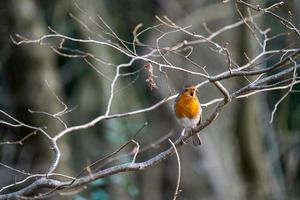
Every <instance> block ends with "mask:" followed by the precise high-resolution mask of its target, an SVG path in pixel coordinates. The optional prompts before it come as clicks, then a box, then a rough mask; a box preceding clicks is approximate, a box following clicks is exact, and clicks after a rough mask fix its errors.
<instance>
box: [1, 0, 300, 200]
mask: <svg viewBox="0 0 300 200" xmlns="http://www.w3.org/2000/svg"><path fill="white" fill-rule="evenodd" d="M76 2H77V3H78V5H79V6H80V7H81V8H82V9H83V10H85V11H86V13H87V14H88V16H90V17H92V18H94V19H96V16H97V14H100V15H101V16H102V17H103V19H104V20H105V21H106V22H107V23H108V24H109V25H110V26H111V28H112V29H113V30H114V31H115V32H116V33H117V34H118V35H119V36H120V37H121V38H123V39H125V40H128V41H132V38H133V37H132V30H133V29H134V27H135V26H136V25H137V24H139V23H143V27H148V26H153V25H155V24H157V21H156V19H155V15H158V16H164V15H166V16H168V17H169V18H170V19H172V20H174V21H175V22H176V23H178V24H180V25H182V26H187V25H193V26H192V30H193V31H195V32H196V33H200V34H204V35H208V33H207V30H206V29H205V28H204V26H203V23H206V25H207V26H208V27H209V29H210V30H211V31H216V30H218V29H220V28H221V27H223V26H225V25H228V24H231V23H234V22H236V21H237V20H238V19H239V15H238V13H237V11H236V8H235V5H234V2H233V1H230V2H229V3H226V4H223V3H222V2H221V1H220V0H185V1H179V0H149V1H140V0H130V1H129V0H118V1H117V0H86V1H80V0H77V1H76ZM275 2H277V1H273V0H268V1H267V0H265V1H264V0H260V1H252V3H254V4H260V5H261V6H270V5H271V4H272V3H275ZM240 9H241V11H242V12H245V9H244V8H242V7H241V8H240ZM288 11H291V12H292V13H293V22H294V24H295V25H296V26H297V27H300V4H299V2H298V1H297V0H289V1H285V5H284V6H283V7H282V8H281V9H280V10H279V11H278V13H279V14H280V15H282V16H285V17H286V18H288ZM69 13H72V14H73V15H75V16H77V17H79V18H80V19H82V20H83V21H84V22H85V23H86V24H88V25H90V26H91V27H93V28H94V30H97V27H94V26H93V24H92V23H91V22H90V21H88V20H87V16H84V14H83V13H82V12H80V11H79V10H78V9H77V8H76V7H75V6H74V2H73V1H69V0H66V1H58V0H52V1H42V0H1V1H0V109H1V110H4V111H6V112H8V113H10V114H11V115H13V116H14V117H16V118H17V119H19V120H21V121H23V122H26V123H28V124H32V125H35V126H43V127H44V126H47V131H48V132H49V133H50V134H51V135H55V134H56V133H57V132H58V131H59V130H62V128H63V127H62V126H61V124H60V123H58V122H57V121H56V120H55V119H53V118H51V117H47V116H45V115H41V114H31V113H29V112H28V109H32V110H40V111H47V112H50V113H55V112H58V111H59V110H62V108H63V107H62V106H61V104H60V103H59V102H58V101H57V100H56V98H55V96H53V94H52V93H51V91H50V90H49V88H48V87H47V85H46V83H45V81H46V80H47V81H48V83H49V87H50V88H51V89H52V90H53V91H55V93H56V94H57V95H58V96H59V97H60V98H61V99H62V100H63V101H64V102H65V103H66V104H67V105H68V106H69V108H74V111H72V112H71V113H69V114H67V115H65V116H64V120H65V121H66V123H67V124H68V125H78V124H83V123H85V122H88V121H90V120H91V119H93V118H95V117H97V116H99V115H101V114H103V112H104V111H105V106H106V102H107V100H108V94H109V93H108V92H109V91H108V87H109V85H110V80H107V79H105V78H103V77H102V76H100V75H99V74H97V73H96V72H95V71H94V70H93V69H92V68H91V67H89V66H88V65H87V63H85V62H83V60H82V59H80V58H65V57H61V56H59V55H57V54H55V53H53V52H52V51H51V50H50V49H49V48H47V47H45V46H39V45H21V46H16V45H14V44H13V43H12V42H11V40H10V35H14V34H16V33H19V34H21V35H23V36H25V37H28V38H38V37H40V36H41V35H43V34H45V33H49V30H48V29H47V27H48V26H50V27H51V28H52V29H54V30H56V31H58V32H60V33H64V34H66V35H69V36H72V37H76V38H87V36H88V35H87V32H86V31H85V30H84V29H83V28H82V26H81V25H80V24H79V23H78V22H76V21H75V20H73V19H72V18H70V16H69ZM257 23H258V25H259V26H260V27H262V28H266V27H270V28H271V29H272V33H271V35H273V34H276V33H280V32H285V31H286V29H285V28H284V27H283V26H282V25H281V24H280V23H279V22H278V21H276V20H274V18H271V17H268V16H265V15H263V16H261V17H259V18H258V19H257ZM157 36H159V34H158V33H157V32H151V31H150V32H147V33H145V34H144V35H143V37H142V40H143V42H145V43H147V44H155V39H156V38H157ZM184 39H191V38H186V36H184V35H180V34H179V35H176V36H174V37H173V36H172V37H169V38H168V40H164V41H163V42H165V43H166V44H169V45H170V44H176V43H177V42H179V41H182V40H184ZM215 41H216V42H219V43H220V44H225V43H228V44H229V48H230V51H231V52H232V54H233V58H234V59H235V60H236V61H237V63H239V64H243V63H246V62H247V59H246V58H245V56H244V54H243V52H247V55H248V56H250V57H252V56H253V55H256V54H257V53H258V52H259V48H258V45H257V43H256V42H255V40H254V39H253V38H252V37H251V34H250V33H249V31H248V30H247V27H246V26H241V27H239V28H236V29H233V30H231V31H228V32H226V33H224V34H222V35H221V36H219V37H217V38H215ZM297 41H299V38H298V37H296V36H295V35H293V34H291V35H290V36H289V37H280V38H279V39H276V40H274V42H273V43H272V44H270V48H284V47H286V46H288V45H290V44H292V45H295V44H297ZM298 44H299V42H298ZM66 45H68V46H69V47H70V48H74V49H83V50H85V51H89V52H92V53H93V54H95V55H99V56H101V57H104V58H107V59H109V60H111V61H112V62H114V63H122V62H126V61H128V58H126V57H125V56H123V55H120V54H117V53H116V52H115V51H112V50H111V49H108V48H105V47H103V46H99V45H88V44H85V45H83V44H78V43H71V42H70V43H68V42H66ZM298 46H299V45H298ZM139 51H140V53H142V52H143V49H142V48H141V49H139ZM170 59H171V58H170ZM191 59H192V60H193V61H194V62H196V63H198V64H199V65H201V66H206V67H207V68H206V69H207V70H208V71H209V73H210V74H216V73H220V72H222V71H224V70H226V60H225V59H224V57H221V56H219V55H218V54H217V53H216V52H213V51H211V50H210V48H209V46H207V45H198V46H196V47H195V48H194V52H193V54H192V55H191ZM273 59H274V60H273ZM276 60H278V57H277V58H272V59H269V60H268V62H267V63H265V65H269V64H272V63H274V62H275V61H276ZM174 62H176V63H177V64H178V65H180V66H185V67H186V68H187V69H193V70H200V69H197V68H196V67H195V66H193V65H191V63H188V62H187V61H186V60H185V59H182V58H181V59H178V58H177V60H175V58H174ZM94 64H95V65H97V66H98V67H99V68H101V70H103V71H104V72H105V74H106V75H107V76H108V77H113V73H114V70H113V69H112V68H110V67H107V66H104V67H103V66H101V65H99V63H94ZM143 65H144V63H134V65H133V66H132V67H131V68H129V69H128V71H129V72H130V71H133V70H136V69H138V68H139V67H141V66H143ZM167 73H168V77H169V80H168V81H169V82H168V83H169V85H170V88H171V90H172V92H173V94H175V93H176V92H178V91H179V90H180V89H181V88H182V86H184V85H187V84H196V83H199V82H201V81H203V79H199V77H197V76H191V75H188V74H182V73H180V72H177V71H167ZM154 74H155V75H156V76H157V77H156V81H157V89H154V90H153V91H151V90H150V89H149V87H148V86H147V83H146V81H145V79H146V78H147V73H146V72H145V71H141V73H139V74H138V75H135V76H130V77H126V78H122V79H120V81H119V82H118V84H117V87H118V89H119V90H118V92H117V93H116V97H115V100H114V101H113V109H112V113H119V112H125V111H131V110H135V109H139V108H143V107H148V106H150V105H152V104H153V103H155V102H157V101H159V100H160V99H162V98H164V97H165V96H167V95H168V87H167V84H166V79H165V77H164V76H163V74H161V73H159V72H158V70H157V69H154ZM133 81H134V82H133ZM244 82H245V80H244V79H234V80H231V81H230V82H224V84H225V86H226V87H227V88H228V89H229V91H230V92H232V91H234V90H235V89H237V88H239V87H240V85H242V84H243V83H244ZM131 83H132V84H131ZM294 89H300V87H299V85H298V86H297V87H296V88H294ZM284 92H285V91H279V92H268V93H261V94H258V95H255V96H252V97H250V98H247V99H241V100H238V101H234V102H232V103H231V104H230V105H229V106H227V107H226V108H225V109H224V110H223V111H222V113H221V114H220V115H219V117H218V119H217V120H216V121H214V122H213V124H212V125H210V126H209V127H208V128H207V129H205V130H204V131H203V136H202V139H203V143H204V144H203V145H202V146H200V147H197V148H196V147H193V146H192V145H185V146H184V147H183V148H181V149H180V157H181V165H182V180H181V189H182V192H181V193H180V198H179V199H182V200H192V199H220V200H221V199H298V198H299V195H300V102H299V100H300V94H299V93H292V94H291V95H289V96H288V97H287V98H286V99H285V100H284V101H283V102H282V103H281V104H280V106H279V108H278V111H277V113H276V115H275V119H274V122H273V123H269V121H270V117H271V111H272V109H273V106H274V103H276V101H277V100H278V99H279V98H280V97H281V96H282V95H283V94H284ZM198 96H199V98H200V101H201V102H208V101H210V100H212V99H214V98H217V97H221V95H220V94H219V92H218V91H217V90H216V89H215V88H214V87H212V86H205V87H203V88H201V90H200V91H199V94H198ZM213 108H214V106H211V107H208V108H205V109H204V117H206V116H207V115H208V113H209V112H211V111H212V110H213ZM1 119H6V118H5V117H4V116H2V115H1ZM145 122H148V124H149V125H148V126H147V127H146V128H144V129H143V130H142V132H141V133H140V134H139V136H138V138H137V140H138V141H139V143H140V145H141V148H143V147H146V146H147V145H149V144H151V143H153V142H154V141H156V140H158V139H159V138H161V137H163V136H164V135H166V134H171V133H173V135H172V136H171V137H172V139H175V138H176V137H178V135H179V133H180V127H179V125H178V124H177V122H176V121H175V120H174V116H173V112H172V102H168V103H167V104H164V105H163V106H161V107H159V108H158V109H156V110H154V111H151V112H149V113H145V114H141V115H137V116H132V117H127V118H121V119H113V120H108V121H103V122H101V123H99V124H97V125H96V126H94V127H91V128H89V129H87V130H84V131H77V132H74V133H71V134H69V135H66V136H65V137H63V138H62V139H61V140H60V141H59V146H60V148H61V151H62V152H63V155H62V160H61V163H60V165H59V168H58V169H57V171H58V172H60V173H64V174H67V175H72V176H75V175H76V174H77V173H78V172H79V171H80V170H81V169H82V168H83V167H85V166H86V165H87V164H88V163H90V162H93V161H94V160H96V159H98V158H101V157H102V156H104V155H106V154H108V153H110V152H112V151H113V150H115V149H117V148H118V147H119V146H120V145H122V144H123V143H124V142H126V141H127V140H128V139H130V137H132V136H133V135H134V134H135V133H136V131H137V130H138V129H139V128H140V127H141V126H142V125H143V124H144V123H145ZM31 132H32V131H31V130H28V129H25V128H11V127H8V126H5V125H1V126H0V141H1V142H4V141H15V140H18V139H20V138H22V137H24V136H25V135H27V134H30V133H31ZM169 146H170V144H169V143H168V141H166V142H163V143H161V144H160V145H158V146H157V147H156V148H151V149H149V150H148V151H145V152H143V153H140V154H139V155H138V157H137V161H142V160H145V159H147V158H151V156H153V155H155V154H156V153H158V152H160V151H162V150H164V149H166V148H168V147H169ZM132 148H133V146H130V147H128V148H127V149H125V150H123V151H122V152H121V154H122V153H126V152H130V151H131V150H132ZM131 158H132V157H124V158H123V159H121V160H120V161H119V162H121V163H124V162H129V161H130V159H131ZM51 159H52V154H51V151H50V150H49V144H48V141H47V140H45V138H44V137H43V136H42V135H40V134H36V135H34V136H32V137H31V138H30V139H28V140H26V142H24V144H23V145H2V146H0V161H1V162H2V163H4V164H6V165H9V166H12V167H15V168H17V169H20V170H25V171H28V172H31V173H44V172H45V170H47V169H48V167H49V164H50V161H51ZM116 163H118V162H114V163H110V164H108V165H107V166H109V165H113V164H116ZM177 168H178V166H177V161H176V158H175V157H172V158H170V159H168V160H166V161H164V162H162V163H160V164H159V165H157V166H154V167H153V168H150V169H147V170H145V171H142V172H130V173H122V174H118V175H113V176H110V177H107V178H104V179H101V180H97V181H95V182H93V183H91V184H89V187H88V188H87V189H86V190H84V191H82V192H80V193H78V194H76V195H72V196H55V197H53V199H74V200H85V199H92V200H109V199H110V200H114V199H122V200H127V199H128V200H129V199H142V200H165V199H171V198H172V196H173V193H174V190H175V186H176V179H177ZM0 177H1V179H0V186H1V187H3V186H5V185H7V184H10V183H13V182H14V181H15V180H20V179H21V178H24V177H23V176H22V175H20V174H18V173H16V172H14V171H11V170H9V169H7V168H5V167H0ZM6 192H8V191H6Z"/></svg>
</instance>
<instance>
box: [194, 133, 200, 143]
mask: <svg viewBox="0 0 300 200" xmlns="http://www.w3.org/2000/svg"><path fill="white" fill-rule="evenodd" d="M201 144H202V140H201V137H200V135H199V133H196V134H195V135H194V136H193V145H194V146H198V145H201Z"/></svg>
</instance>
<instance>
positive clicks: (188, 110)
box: [174, 85, 202, 146]
mask: <svg viewBox="0 0 300 200" xmlns="http://www.w3.org/2000/svg"><path fill="white" fill-rule="evenodd" d="M196 92H197V87H195V86H189V85H188V86H185V87H184V88H183V90H182V91H181V92H180V93H179V94H178V96H177V98H176V100H175V102H174V112H175V116H176V119H177V121H178V122H179V124H180V125H181V126H182V127H183V130H182V132H181V135H182V136H184V134H185V131H186V129H191V130H192V129H193V128H195V127H196V126H197V125H198V124H200V122H201V118H202V108H201V104H200V101H199V99H198V97H197V94H196ZM201 143H202V141H201V138H200V136H199V133H197V134H195V135H194V136H193V144H194V145H195V146H196V145H200V144H201Z"/></svg>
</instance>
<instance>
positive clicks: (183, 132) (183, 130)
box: [180, 128, 186, 144]
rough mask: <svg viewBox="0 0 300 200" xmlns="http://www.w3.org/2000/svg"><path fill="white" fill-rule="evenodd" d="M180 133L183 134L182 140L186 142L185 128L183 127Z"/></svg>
mask: <svg viewBox="0 0 300 200" xmlns="http://www.w3.org/2000/svg"><path fill="white" fill-rule="evenodd" d="M180 135H181V136H180V137H181V141H182V142H183V143H184V144H186V139H185V138H184V135H185V128H183V129H182V131H181V134H180Z"/></svg>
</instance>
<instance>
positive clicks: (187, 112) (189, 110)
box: [175, 95, 201, 119]
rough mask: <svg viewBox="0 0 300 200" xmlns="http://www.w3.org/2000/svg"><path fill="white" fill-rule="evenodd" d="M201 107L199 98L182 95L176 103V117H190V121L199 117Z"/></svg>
mask: <svg viewBox="0 0 300 200" xmlns="http://www.w3.org/2000/svg"><path fill="white" fill-rule="evenodd" d="M200 109H201V107H200V103H199V100H198V98H197V97H190V96H185V95H181V96H180V97H179V98H178V99H177V101H176V103H175V114H176V117H178V118H182V117H188V118H190V119H192V118H195V117H197V116H198V115H199V112H201V111H200Z"/></svg>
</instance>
